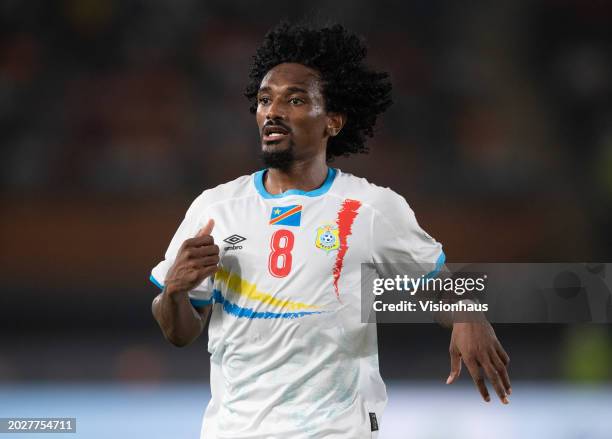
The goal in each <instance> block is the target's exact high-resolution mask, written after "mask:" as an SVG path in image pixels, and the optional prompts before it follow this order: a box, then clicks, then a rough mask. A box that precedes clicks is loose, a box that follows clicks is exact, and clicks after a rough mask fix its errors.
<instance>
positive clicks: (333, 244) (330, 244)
mask: <svg viewBox="0 0 612 439" xmlns="http://www.w3.org/2000/svg"><path fill="white" fill-rule="evenodd" d="M315 245H316V246H317V248H320V249H321V250H325V251H326V252H330V251H332V250H338V249H339V248H340V237H339V235H338V226H336V225H335V224H325V225H323V226H321V227H319V228H317V238H316V239H315Z"/></svg>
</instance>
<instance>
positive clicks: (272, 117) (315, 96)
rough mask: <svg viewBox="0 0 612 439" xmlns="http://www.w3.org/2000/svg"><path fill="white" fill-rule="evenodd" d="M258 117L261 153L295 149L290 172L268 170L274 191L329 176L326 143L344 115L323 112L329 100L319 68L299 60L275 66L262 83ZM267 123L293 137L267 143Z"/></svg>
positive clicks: (307, 184) (302, 187)
mask: <svg viewBox="0 0 612 439" xmlns="http://www.w3.org/2000/svg"><path fill="white" fill-rule="evenodd" d="M257 102H258V104H257V113H256V115H255V117H256V120H257V126H258V127H259V133H260V136H261V138H262V144H261V147H262V150H263V151H269V152H274V151H279V150H283V149H287V148H292V149H293V151H294V157H295V161H294V163H293V164H292V165H291V166H290V168H289V169H288V170H286V171H281V170H278V169H269V170H268V172H266V175H265V181H264V185H265V187H266V190H267V191H268V192H270V193H271V194H279V193H282V192H284V191H286V190H288V189H300V190H304V191H309V190H313V189H316V188H318V187H319V186H321V185H322V184H323V182H324V181H325V178H326V177H327V162H326V155H325V151H326V149H327V141H328V139H329V138H330V137H331V136H335V135H337V134H338V133H339V132H340V130H341V129H342V127H343V126H344V123H345V121H346V117H345V116H344V115H342V114H338V113H328V112H327V111H326V110H325V99H324V97H323V93H322V86H321V80H320V77H319V74H318V73H317V71H316V70H314V69H311V68H309V67H306V66H303V65H301V64H297V63H283V64H279V65H277V66H276V67H274V68H272V69H271V70H270V71H269V72H268V73H267V74H266V76H264V78H263V79H262V81H261V85H260V88H259V93H258V95H257ZM266 124H273V125H274V124H275V125H281V126H283V127H285V128H287V129H288V130H289V135H288V136H287V137H286V138H284V139H283V140H280V141H279V142H264V140H263V129H264V126H265V125H266Z"/></svg>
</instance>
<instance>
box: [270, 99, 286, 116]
mask: <svg viewBox="0 0 612 439" xmlns="http://www.w3.org/2000/svg"><path fill="white" fill-rule="evenodd" d="M285 118H286V113H285V108H284V106H283V105H282V102H281V100H280V99H275V100H273V101H272V102H271V103H270V105H269V106H268V113H267V114H266V120H274V119H283V120H284V119H285Z"/></svg>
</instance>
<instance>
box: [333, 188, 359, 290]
mask: <svg viewBox="0 0 612 439" xmlns="http://www.w3.org/2000/svg"><path fill="white" fill-rule="evenodd" d="M360 207H361V202H360V201H358V200H350V199H346V200H344V202H343V203H342V207H341V208H340V210H339V211H338V218H336V224H337V225H338V237H339V239H340V248H339V249H338V253H337V254H336V263H335V264H334V270H333V275H334V289H335V290H336V297H337V298H338V300H340V292H339V291H338V281H339V280H340V275H341V274H342V264H343V263H344V256H345V255H346V252H347V251H348V244H347V238H348V236H349V235H350V234H351V233H352V230H351V227H352V226H353V222H354V221H355V218H356V217H357V214H358V212H357V211H358V210H359V208H360Z"/></svg>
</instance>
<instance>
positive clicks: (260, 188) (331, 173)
mask: <svg viewBox="0 0 612 439" xmlns="http://www.w3.org/2000/svg"><path fill="white" fill-rule="evenodd" d="M266 171H267V169H262V170H261V171H257V172H256V173H255V174H253V181H254V183H255V188H256V189H257V192H259V194H260V195H261V196H262V197H264V198H283V197H286V196H289V195H304V196H306V197H318V196H319V195H323V194H324V193H326V192H327V191H328V190H329V188H330V187H331V185H332V183H333V182H334V179H335V178H336V174H337V171H336V169H334V168H327V178H326V179H325V182H324V183H323V186H321V187H319V188H317V189H315V190H312V191H302V190H299V189H289V190H287V191H285V192H283V193H281V194H271V193H269V192H268V191H267V190H266V188H265V186H264V184H263V177H264V174H265V172H266Z"/></svg>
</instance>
